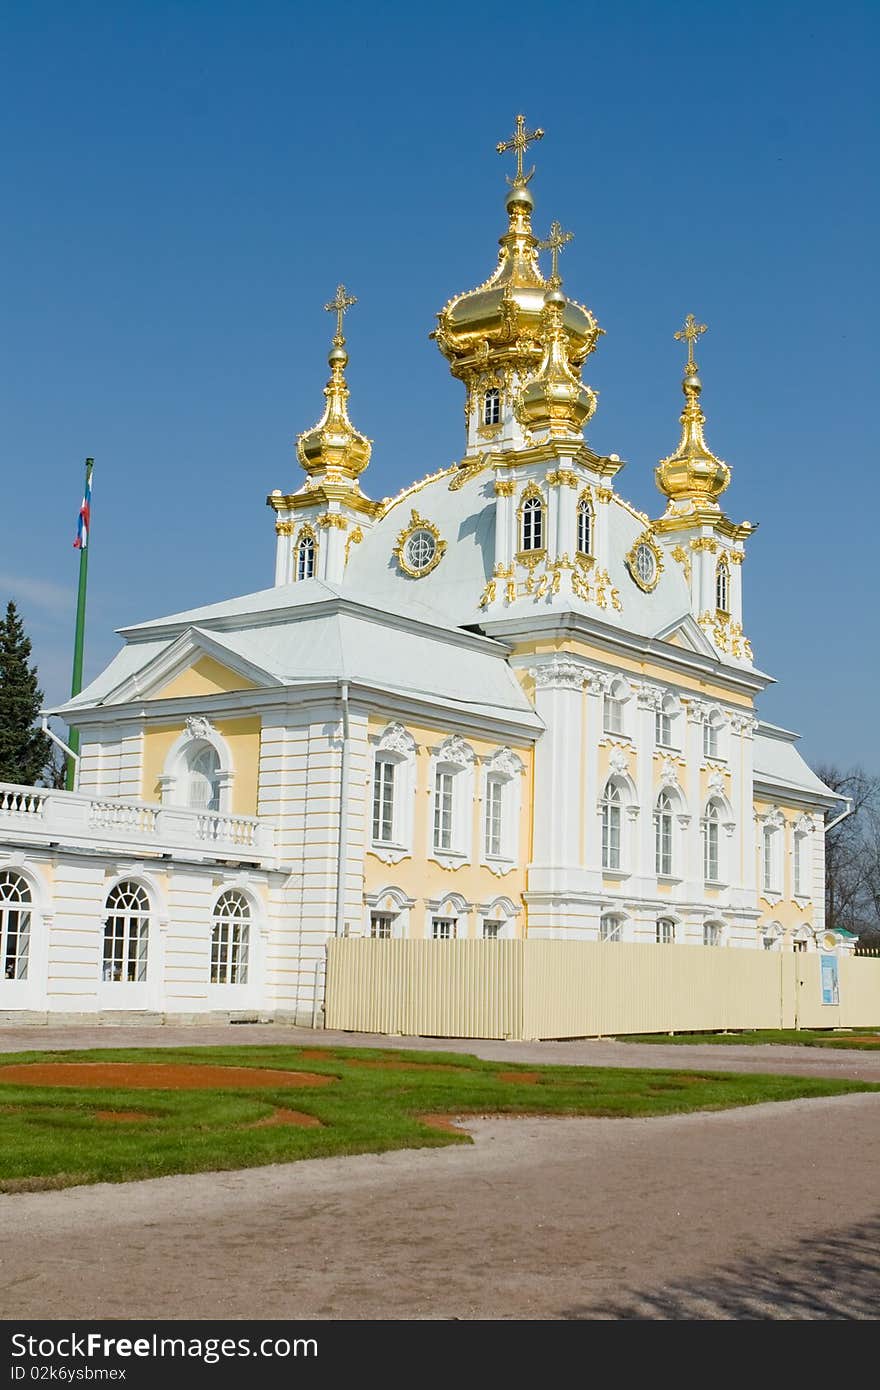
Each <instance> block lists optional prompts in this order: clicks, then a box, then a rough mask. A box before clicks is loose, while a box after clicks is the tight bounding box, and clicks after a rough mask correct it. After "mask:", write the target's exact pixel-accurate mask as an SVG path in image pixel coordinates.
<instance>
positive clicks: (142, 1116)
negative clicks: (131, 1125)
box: [95, 1110, 158, 1124]
mask: <svg viewBox="0 0 880 1390" xmlns="http://www.w3.org/2000/svg"><path fill="white" fill-rule="evenodd" d="M95 1119H96V1120H108V1121H109V1122H110V1123H111V1124H127V1123H128V1121H129V1120H137V1121H143V1120H155V1119H158V1116H157V1115H150V1114H149V1113H148V1112H147V1111H146V1110H96V1111H95Z"/></svg>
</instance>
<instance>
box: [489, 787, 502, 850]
mask: <svg viewBox="0 0 880 1390" xmlns="http://www.w3.org/2000/svg"><path fill="white" fill-rule="evenodd" d="M503 794H504V788H503V786H502V784H501V782H500V781H499V780H498V778H497V777H490V778H489V779H488V781H487V782H486V856H487V858H496V859H497V858H499V857H500V855H501V809H502V800H503Z"/></svg>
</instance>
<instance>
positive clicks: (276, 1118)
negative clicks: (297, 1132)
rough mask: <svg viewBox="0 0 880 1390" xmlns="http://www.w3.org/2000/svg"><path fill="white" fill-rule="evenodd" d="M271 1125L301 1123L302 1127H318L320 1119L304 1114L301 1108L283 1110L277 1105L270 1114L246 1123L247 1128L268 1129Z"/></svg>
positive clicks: (319, 1126)
mask: <svg viewBox="0 0 880 1390" xmlns="http://www.w3.org/2000/svg"><path fill="white" fill-rule="evenodd" d="M273 1125H301V1126H302V1128H303V1129H320V1128H321V1121H320V1120H319V1119H318V1118H317V1116H315V1115H306V1114H305V1113H304V1112H303V1111H302V1110H283V1109H281V1107H279V1108H278V1109H277V1110H275V1111H274V1112H273V1114H271V1115H266V1116H265V1118H264V1119H262V1120H257V1121H255V1123H254V1124H252V1125H248V1126H247V1128H248V1129H269V1128H271V1127H272V1126H273Z"/></svg>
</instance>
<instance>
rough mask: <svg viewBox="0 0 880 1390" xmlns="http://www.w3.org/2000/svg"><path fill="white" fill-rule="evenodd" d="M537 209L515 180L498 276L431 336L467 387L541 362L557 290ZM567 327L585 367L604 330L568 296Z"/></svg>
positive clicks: (570, 348) (462, 301) (573, 356)
mask: <svg viewBox="0 0 880 1390" xmlns="http://www.w3.org/2000/svg"><path fill="white" fill-rule="evenodd" d="M533 206H534V200H533V198H532V195H531V193H530V192H529V190H528V188H527V187H526V185H525V183H524V182H518V181H517V180H514V182H513V186H512V187H511V189H510V192H509V194H508V196H507V212H508V217H509V225H508V228H507V232H506V234H505V235H504V236H503V237H501V238H500V239H499V245H500V247H501V250H500V252H499V256H498V265H497V267H496V269H495V271H494V273H493V274H492V275H491V276H490V277H489V279H488V280H486V281H485V283H484V284H482V285H479V286H478V287H477V288H476V289H475V290H470V291H469V292H467V293H465V294H459V295H456V296H455V297H454V298H453V299H450V300H449V302H448V303H447V304H445V305H444V307H443V309H442V310H441V311H440V313H439V314H438V316H437V318H438V326H437V328H436V329H435V330H434V332H433V333H432V335H431V336H432V337H433V338H436V340H437V345H438V346H439V348H440V351H441V352H442V353H443V354H444V356H445V357H447V358H448V360H449V363H450V366H451V369H452V374H453V376H457V377H460V378H461V379H462V380H463V381H468V380H469V379H470V378H471V377H472V376H473V375H474V374H475V373H478V372H485V371H486V370H487V368H492V367H496V368H497V367H502V366H506V365H515V366H517V367H518V368H519V369H520V371H525V372H530V371H531V370H533V368H534V367H535V366H536V365H537V364H538V363H539V362H540V361H541V358H542V356H543V345H542V342H541V315H542V313H543V311H544V296H545V294H546V292H547V290H548V289H550V288H552V286H551V284H550V282H548V281H547V280H545V279H544V276H543V275H542V273H541V267H540V265H539V263H538V249H539V242H538V239H537V237H536V236H535V234H534V232H533V231H532V220H531V214H532V208H533ZM562 322H563V327H564V330H565V338H566V350H567V353H568V357H569V361H570V362H571V364H572V366H574V367H580V365H581V364H582V363H583V362H584V361H585V359H586V358H587V357H588V356H589V354H590V353H591V352H592V351H593V349H594V347H595V346H596V343H597V341H598V338H599V334H600V333H601V332H602V331H603V330H602V329H601V328H600V327H599V325H598V324H597V322H596V320H595V318H594V317H593V315H592V314H591V313H590V310H589V309H587V308H585V307H584V305H583V304H578V303H577V301H576V300H574V299H569V298H568V297H567V296H566V298H565V304H564V306H563V310H562Z"/></svg>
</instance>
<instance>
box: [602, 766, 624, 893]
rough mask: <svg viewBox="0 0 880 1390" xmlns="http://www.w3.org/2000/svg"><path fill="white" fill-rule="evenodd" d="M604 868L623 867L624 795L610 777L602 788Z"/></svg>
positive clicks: (614, 868) (616, 869)
mask: <svg viewBox="0 0 880 1390" xmlns="http://www.w3.org/2000/svg"><path fill="white" fill-rule="evenodd" d="M600 807H601V817H602V869H603V871H604V870H608V871H609V872H610V873H620V872H621V871H622V867H623V795H622V792H621V788H620V785H619V783H617V782H615V781H614V779H613V778H611V777H609V778H608V780H607V781H606V783H605V786H604V787H603V789H602V799H601V802H600Z"/></svg>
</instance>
